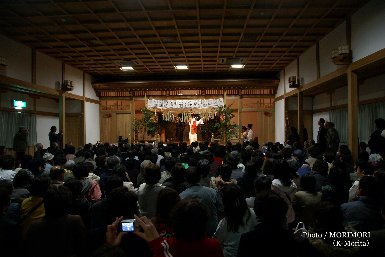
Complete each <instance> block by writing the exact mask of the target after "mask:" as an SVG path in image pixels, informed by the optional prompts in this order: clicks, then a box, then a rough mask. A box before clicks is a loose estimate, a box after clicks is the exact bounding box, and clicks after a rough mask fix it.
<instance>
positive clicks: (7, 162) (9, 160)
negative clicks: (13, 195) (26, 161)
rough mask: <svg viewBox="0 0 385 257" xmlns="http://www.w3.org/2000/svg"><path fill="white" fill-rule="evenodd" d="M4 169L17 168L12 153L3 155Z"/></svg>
mask: <svg viewBox="0 0 385 257" xmlns="http://www.w3.org/2000/svg"><path fill="white" fill-rule="evenodd" d="M2 168H3V170H13V169H14V168H15V158H14V157H13V156H12V155H4V156H3V157H2Z"/></svg>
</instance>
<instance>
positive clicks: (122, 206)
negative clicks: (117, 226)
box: [107, 186, 139, 222]
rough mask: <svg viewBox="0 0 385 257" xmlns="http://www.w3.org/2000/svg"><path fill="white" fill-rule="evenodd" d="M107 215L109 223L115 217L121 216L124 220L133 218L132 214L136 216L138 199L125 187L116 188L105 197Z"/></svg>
mask: <svg viewBox="0 0 385 257" xmlns="http://www.w3.org/2000/svg"><path fill="white" fill-rule="evenodd" d="M107 202H108V208H109V215H110V218H111V222H112V221H114V220H115V218H116V217H120V216H123V217H124V218H125V219H132V218H134V214H135V215H138V213H139V209H138V197H137V196H136V194H135V193H134V192H132V191H130V190H128V188H127V187H124V186H122V187H117V188H115V189H113V190H112V191H111V193H110V194H108V195H107Z"/></svg>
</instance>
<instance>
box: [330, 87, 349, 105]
mask: <svg viewBox="0 0 385 257" xmlns="http://www.w3.org/2000/svg"><path fill="white" fill-rule="evenodd" d="M347 103H348V87H347V86H345V87H340V88H337V89H336V90H335V91H334V92H333V93H332V106H336V105H342V104H347Z"/></svg>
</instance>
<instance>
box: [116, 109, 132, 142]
mask: <svg viewBox="0 0 385 257" xmlns="http://www.w3.org/2000/svg"><path fill="white" fill-rule="evenodd" d="M131 127H132V116H131V113H117V114H116V135H117V138H116V139H115V141H114V142H117V141H118V138H119V136H121V137H122V139H126V138H128V140H129V142H131Z"/></svg>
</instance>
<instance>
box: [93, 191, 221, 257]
mask: <svg viewBox="0 0 385 257" xmlns="http://www.w3.org/2000/svg"><path fill="white" fill-rule="evenodd" d="M134 217H135V221H134V227H135V230H134V231H133V232H122V230H121V227H122V222H124V220H123V217H120V218H117V219H116V220H115V221H114V222H113V223H112V224H111V225H108V226H107V231H106V245H108V247H109V249H108V250H109V251H115V252H116V251H117V250H118V249H121V250H123V252H124V253H123V254H122V255H120V256H135V255H132V254H131V253H130V254H129V251H127V247H125V243H126V242H123V241H122V239H123V238H124V235H127V234H134V235H137V236H139V237H140V238H142V239H144V240H145V241H147V242H148V244H149V246H150V248H151V252H152V256H153V257H166V256H174V257H182V256H183V257H196V256H200V257H223V251H222V249H221V246H220V244H219V241H218V240H217V239H215V238H210V237H207V235H206V224H207V222H208V219H209V216H208V212H207V207H206V206H205V205H204V204H203V203H202V202H201V201H199V200H198V199H191V198H188V199H184V200H181V201H180V202H178V203H177V204H176V206H175V207H174V209H173V210H172V212H171V217H172V218H171V219H172V229H173V231H174V235H175V237H168V238H162V237H161V236H160V235H159V232H158V231H157V230H156V227H155V225H154V224H153V223H152V221H151V220H150V219H149V218H147V217H146V216H142V217H138V216H136V215H135V216H134ZM102 250H104V249H102ZM104 254H105V253H104ZM96 256H104V255H93V257H96Z"/></svg>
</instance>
